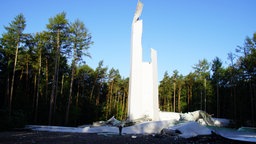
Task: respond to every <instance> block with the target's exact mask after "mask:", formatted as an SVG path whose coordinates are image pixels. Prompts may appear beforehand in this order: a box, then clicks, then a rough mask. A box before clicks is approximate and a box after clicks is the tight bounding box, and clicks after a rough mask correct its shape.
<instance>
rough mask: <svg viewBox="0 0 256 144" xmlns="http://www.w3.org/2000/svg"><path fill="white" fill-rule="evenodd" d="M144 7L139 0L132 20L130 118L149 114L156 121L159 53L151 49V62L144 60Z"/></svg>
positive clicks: (157, 111) (157, 112)
mask: <svg viewBox="0 0 256 144" xmlns="http://www.w3.org/2000/svg"><path fill="white" fill-rule="evenodd" d="M142 8H143V4H142V3H141V2H140V1H138V4H137V8H136V12H135V14H134V18H133V21H132V33H131V70H130V79H129V96H128V118H129V120H135V119H138V118H142V117H145V116H148V117H149V118H150V119H152V120H153V121H156V120H159V104H158V82H157V81H158V80H157V75H158V74H157V53H156V51H155V50H154V49H151V62H143V61H142V44H141V38H142V20H140V19H139V17H140V15H141V12H142Z"/></svg>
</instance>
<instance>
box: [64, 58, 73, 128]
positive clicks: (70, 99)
mask: <svg viewBox="0 0 256 144" xmlns="http://www.w3.org/2000/svg"><path fill="white" fill-rule="evenodd" d="M74 76H75V60H73V62H72V74H71V81H70V88H69V97H68V105H67V111H66V120H65V124H66V125H67V124H68V118H69V109H70V105H71V101H72V89H73V81H74Z"/></svg>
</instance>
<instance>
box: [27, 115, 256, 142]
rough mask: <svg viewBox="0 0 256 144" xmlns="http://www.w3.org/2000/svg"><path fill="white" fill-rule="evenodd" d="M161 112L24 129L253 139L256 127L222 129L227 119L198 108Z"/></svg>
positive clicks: (30, 126)
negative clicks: (151, 116)
mask: <svg viewBox="0 0 256 144" xmlns="http://www.w3.org/2000/svg"><path fill="white" fill-rule="evenodd" d="M164 115H166V117H165V118H162V119H161V120H160V121H151V120H150V119H149V118H148V117H147V116H144V117H142V118H140V119H136V120H133V121H129V120H123V121H119V120H117V119H115V117H114V116H113V117H111V118H110V119H109V120H107V121H97V122H94V123H93V124H92V125H84V126H79V127H60V126H38V125H28V126H26V128H28V129H31V130H35V131H55V132H80V133H98V134H103V135H109V134H119V135H124V134H131V135H136V134H163V135H171V136H179V137H183V138H191V137H195V136H199V135H211V134H212V133H215V134H217V135H220V136H222V137H225V138H228V139H232V140H239V141H249V142H256V130H255V128H248V127H246V128H245V127H244V128H240V129H238V130H236V129H229V128H225V126H228V124H229V123H230V121H229V120H227V119H218V118H212V117H211V115H209V114H208V113H206V112H204V111H201V110H198V111H194V112H188V113H164ZM167 117H168V118H167ZM167 119H168V120H167Z"/></svg>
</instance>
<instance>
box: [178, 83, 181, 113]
mask: <svg viewBox="0 0 256 144" xmlns="http://www.w3.org/2000/svg"><path fill="white" fill-rule="evenodd" d="M180 96H181V86H180V85H179V90H178V112H181V108H180Z"/></svg>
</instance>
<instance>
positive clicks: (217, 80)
mask: <svg viewBox="0 0 256 144" xmlns="http://www.w3.org/2000/svg"><path fill="white" fill-rule="evenodd" d="M25 26H26V24H25V17H24V16H23V15H22V14H20V15H18V16H17V17H15V18H14V20H13V21H12V22H11V23H10V25H9V26H7V27H5V30H6V33H4V34H2V36H1V37H0V87H1V88H2V89H1V91H0V106H1V107H0V108H1V110H0V116H1V118H0V129H1V130H9V129H12V128H19V127H23V126H24V125H25V124H28V123H29V124H48V121H49V118H48V116H49V115H50V112H52V123H51V124H53V125H63V124H64V122H65V118H67V117H68V119H69V121H67V125H70V126H77V125H83V124H86V123H92V122H93V121H98V120H106V119H109V118H110V117H112V116H115V117H116V118H117V119H120V120H124V119H126V116H127V103H128V88H129V79H128V78H122V76H121V75H120V73H119V70H118V69H114V68H111V69H108V67H106V66H104V64H103V61H100V62H99V64H98V66H97V68H95V69H93V68H91V67H90V66H88V65H86V64H85V63H84V61H83V60H85V59H84V58H83V56H88V57H90V53H89V52H88V50H89V48H90V46H91V44H93V42H92V40H91V38H92V37H91V34H90V33H89V32H88V30H87V29H86V27H85V25H84V23H83V22H81V21H80V20H76V21H74V22H69V21H68V20H67V19H66V13H65V12H62V13H60V14H57V15H56V16H54V17H52V18H50V19H49V23H48V24H47V29H46V30H45V31H42V32H38V33H36V34H25V33H23V31H24V29H25ZM17 44H19V45H18V54H19V55H18V57H17V61H18V62H17V66H16V70H15V73H14V74H15V75H14V83H13V90H14V91H13V111H12V113H9V111H8V104H9V99H10V87H11V78H12V74H13V69H14V67H15V66H14V60H15V55H16V54H15V52H16V51H15V50H16V48H17ZM71 56H72V58H71ZM228 60H230V64H229V66H228V67H226V68H224V67H223V65H222V61H221V60H220V59H219V58H218V57H216V58H215V59H214V60H213V61H212V64H210V63H209V62H208V61H207V60H206V59H202V60H199V62H198V63H197V64H195V65H194V66H193V68H194V69H193V70H194V71H192V72H191V73H189V74H188V75H186V76H183V75H181V74H180V73H179V72H178V70H175V71H173V73H171V74H168V72H165V74H164V77H163V79H162V80H161V81H160V84H159V106H160V109H161V110H162V111H175V112H188V111H193V110H198V109H203V110H205V111H206V112H208V113H210V114H214V116H215V117H225V118H230V119H233V120H235V121H237V122H238V123H240V124H243V125H249V126H252V125H256V122H255V121H256V114H255V112H256V106H255V103H256V63H255V61H256V33H254V34H253V37H252V38H250V37H247V38H246V39H245V43H244V45H242V46H239V47H238V48H237V49H236V54H233V53H229V54H228ZM68 62H72V64H71V65H69V63H68ZM71 84H72V86H71ZM50 105H51V106H52V107H49V106H50ZM68 106H70V107H69V108H68ZM68 109H69V110H70V111H69V113H68V114H67V110H68Z"/></svg>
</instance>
